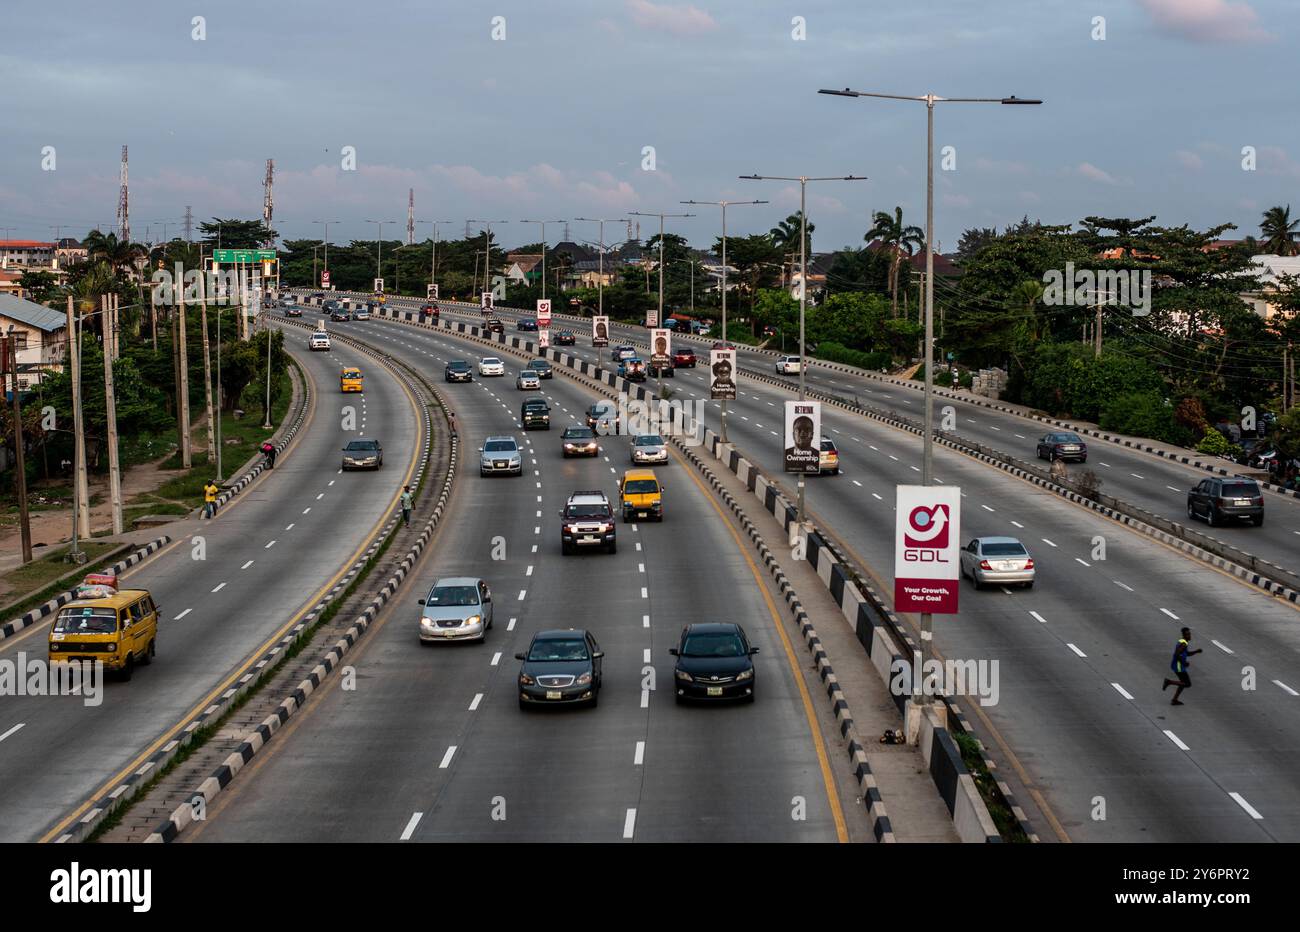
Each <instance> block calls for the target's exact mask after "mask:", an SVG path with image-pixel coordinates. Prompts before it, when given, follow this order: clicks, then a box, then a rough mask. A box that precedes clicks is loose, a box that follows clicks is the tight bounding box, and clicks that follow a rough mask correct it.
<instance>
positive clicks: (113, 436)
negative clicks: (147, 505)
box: [99, 295, 122, 534]
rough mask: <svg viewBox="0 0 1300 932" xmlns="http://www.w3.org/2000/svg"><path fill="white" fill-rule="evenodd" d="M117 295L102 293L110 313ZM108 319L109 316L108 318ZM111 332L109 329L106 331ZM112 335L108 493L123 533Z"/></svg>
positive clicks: (107, 382)
mask: <svg viewBox="0 0 1300 932" xmlns="http://www.w3.org/2000/svg"><path fill="white" fill-rule="evenodd" d="M116 297H117V296H116V295H100V298H99V306H100V310H101V311H102V312H103V313H104V314H108V313H109V311H110V308H112V306H113V302H114V300H115V299H116ZM106 320H107V318H106ZM105 333H109V331H105ZM112 342H113V340H112V337H111V336H110V337H109V339H107V340H105V341H104V343H105V346H104V414H105V416H106V418H107V426H108V493H109V500H110V501H111V502H112V505H113V533H114V534H121V533H122V474H121V472H120V471H119V470H120V465H119V463H118V457H117V398H116V397H115V396H114V394H113V354H112V352H111V344H112Z"/></svg>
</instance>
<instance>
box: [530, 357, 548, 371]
mask: <svg viewBox="0 0 1300 932" xmlns="http://www.w3.org/2000/svg"><path fill="white" fill-rule="evenodd" d="M528 367H529V368H530V369H549V368H551V364H550V363H549V362H547V361H546V360H545V359H534V360H533V361H532V362H530V363H529V364H528Z"/></svg>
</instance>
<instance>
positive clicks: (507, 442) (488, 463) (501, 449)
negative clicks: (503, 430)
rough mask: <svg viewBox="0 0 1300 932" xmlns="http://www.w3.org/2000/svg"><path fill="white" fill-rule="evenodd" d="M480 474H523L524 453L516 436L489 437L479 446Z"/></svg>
mask: <svg viewBox="0 0 1300 932" xmlns="http://www.w3.org/2000/svg"><path fill="white" fill-rule="evenodd" d="M478 452H479V460H478V474H479V475H480V476H491V475H494V474H496V473H502V472H503V473H505V474H506V475H509V476H519V475H523V471H524V455H523V453H522V452H521V451H520V449H519V443H518V441H516V440H515V438H514V437H488V438H487V439H486V440H484V441H483V446H481V447H479V448H478Z"/></svg>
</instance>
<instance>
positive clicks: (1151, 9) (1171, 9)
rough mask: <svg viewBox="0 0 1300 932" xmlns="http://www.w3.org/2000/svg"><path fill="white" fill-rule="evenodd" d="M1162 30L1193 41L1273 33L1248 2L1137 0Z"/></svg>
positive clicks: (1266, 38) (1258, 37)
mask: <svg viewBox="0 0 1300 932" xmlns="http://www.w3.org/2000/svg"><path fill="white" fill-rule="evenodd" d="M1138 4H1139V5H1140V6H1141V7H1142V8H1143V9H1144V10H1146V11H1147V13H1148V15H1150V17H1151V19H1152V20H1154V21H1155V24H1156V25H1157V26H1158V27H1159V28H1160V29H1162V30H1164V31H1166V32H1169V33H1171V34H1173V35H1175V36H1178V37H1180V38H1183V39H1190V40H1191V41H1193V42H1261V41H1269V40H1271V39H1272V38H1273V37H1272V36H1271V35H1270V34H1269V33H1268V31H1267V30H1266V29H1264V28H1263V27H1261V26H1260V25H1259V14H1257V13H1256V12H1255V10H1254V9H1253V8H1252V7H1251V5H1250V4H1249V3H1246V2H1244V0H1242V2H1234V0H1138Z"/></svg>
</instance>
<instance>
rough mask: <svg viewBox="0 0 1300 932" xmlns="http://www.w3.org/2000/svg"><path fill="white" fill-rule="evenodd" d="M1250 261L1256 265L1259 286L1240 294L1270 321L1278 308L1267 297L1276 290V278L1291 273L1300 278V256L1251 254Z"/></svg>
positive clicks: (1257, 312) (1256, 311)
mask: <svg viewBox="0 0 1300 932" xmlns="http://www.w3.org/2000/svg"><path fill="white" fill-rule="evenodd" d="M1250 261H1251V262H1252V263H1253V264H1254V265H1255V266H1256V268H1257V272H1256V274H1257V275H1258V276H1259V281H1260V285H1261V288H1260V290H1259V291H1248V292H1245V293H1243V294H1242V295H1241V298H1242V300H1243V301H1245V302H1246V303H1247V304H1249V305H1250V306H1251V307H1252V308H1253V309H1254V311H1255V313H1256V314H1258V315H1259V316H1260V317H1262V318H1264V320H1265V321H1271V320H1272V319H1273V317H1275V316H1276V315H1277V314H1278V313H1280V309H1279V308H1278V307H1277V305H1275V304H1273V303H1272V302H1271V301H1270V300H1269V298H1270V296H1272V295H1273V294H1276V292H1277V282H1278V278H1279V277H1280V276H1282V275H1293V276H1296V277H1297V278H1300V256H1251V257H1250Z"/></svg>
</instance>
